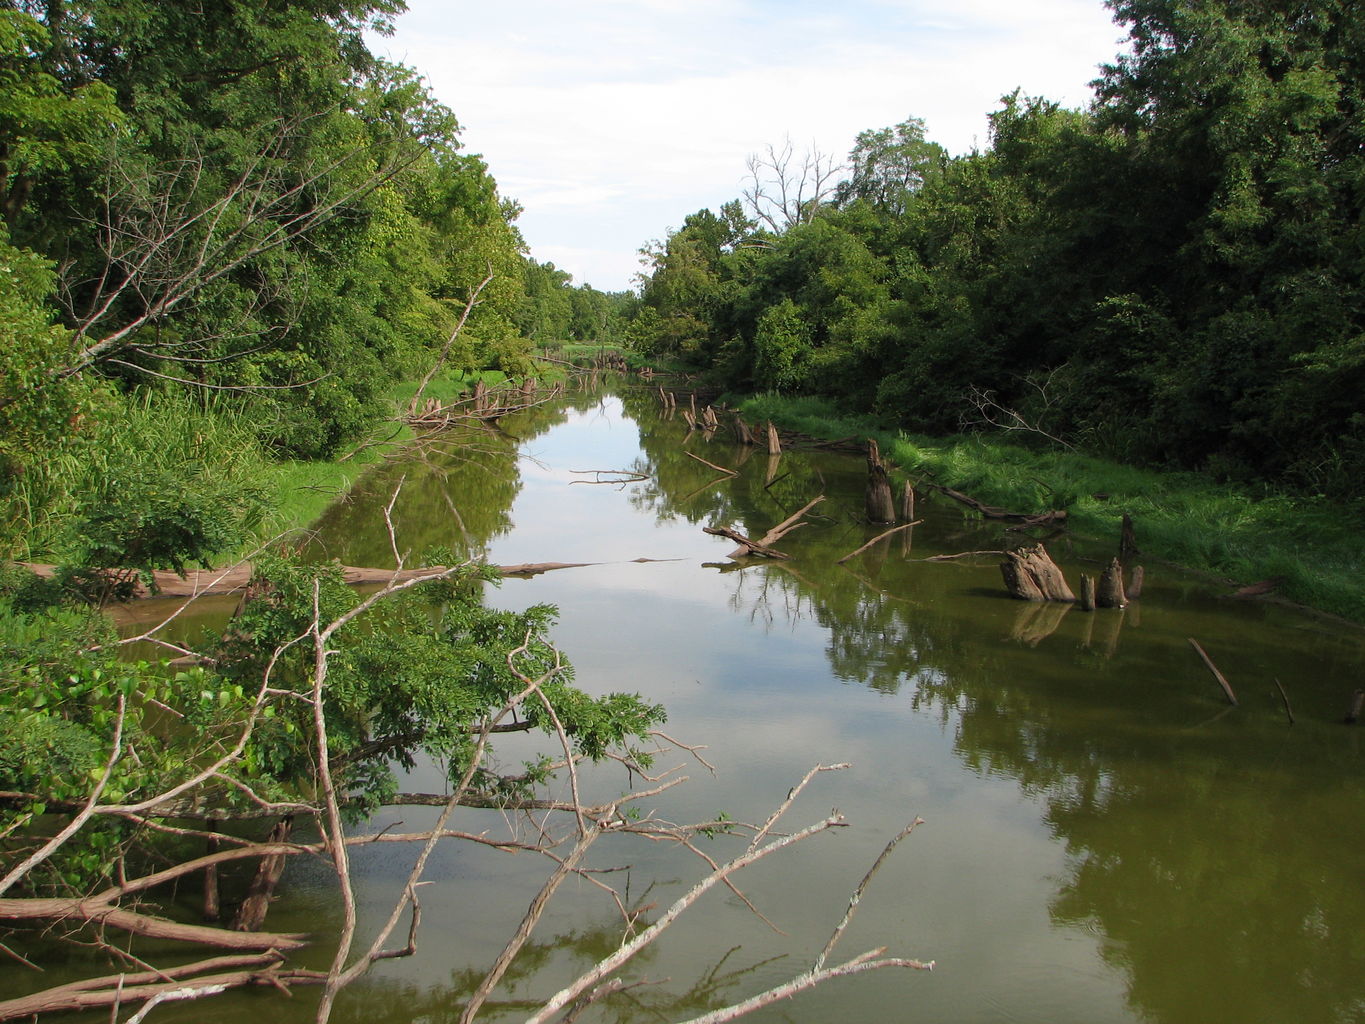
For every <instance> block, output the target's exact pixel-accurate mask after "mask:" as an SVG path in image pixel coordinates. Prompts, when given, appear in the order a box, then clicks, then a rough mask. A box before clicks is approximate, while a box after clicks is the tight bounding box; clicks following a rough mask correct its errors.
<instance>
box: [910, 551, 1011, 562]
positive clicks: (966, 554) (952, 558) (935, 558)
mask: <svg viewBox="0 0 1365 1024" xmlns="http://www.w3.org/2000/svg"><path fill="white" fill-rule="evenodd" d="M1005 554H1007V552H1005V551H1003V550H1001V549H999V548H993V549H991V550H990V551H959V552H957V553H956V554H952V555H931V556H930V557H928V558H917V559H916V561H917V562H956V561H957V560H958V559H959V558H998V557H1000V556H1002V555H1005Z"/></svg>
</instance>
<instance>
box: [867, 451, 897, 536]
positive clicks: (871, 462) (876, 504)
mask: <svg viewBox="0 0 1365 1024" xmlns="http://www.w3.org/2000/svg"><path fill="white" fill-rule="evenodd" d="M864 507H865V509H866V511H867V519H868V522H872V523H894V522H895V521H896V499H895V497H894V496H893V495H892V493H891V478H890V477H889V476H888V475H887V472H886V465H885V464H884V463H883V462H882V453H881V450H880V449H879V448H878V447H877V440H876V438H872V437H869V438H868V439H867V493H866V500H865V502H864Z"/></svg>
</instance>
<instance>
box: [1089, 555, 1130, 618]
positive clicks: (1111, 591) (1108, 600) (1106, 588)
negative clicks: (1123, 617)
mask: <svg viewBox="0 0 1365 1024" xmlns="http://www.w3.org/2000/svg"><path fill="white" fill-rule="evenodd" d="M1095 604H1096V605H1098V606H1099V607H1101V608H1126V607H1128V598H1127V596H1126V595H1125V594H1124V592H1123V566H1122V565H1121V564H1120V563H1119V560H1118V559H1117V558H1115V559H1112V560H1111V561H1110V562H1109V565H1108V566H1107V567H1106V568H1105V570H1104V572H1103V573H1101V574H1100V581H1099V584H1098V586H1097V587H1096V591H1095Z"/></svg>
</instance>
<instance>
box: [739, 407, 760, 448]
mask: <svg viewBox="0 0 1365 1024" xmlns="http://www.w3.org/2000/svg"><path fill="white" fill-rule="evenodd" d="M735 440H736V441H738V442H739V443H740V444H742V445H744V446H746V447H749V446H752V445H756V444H758V442H757V441H756V440H754V432H753V431H752V430H750V429H749V424H747V423H745V422H744V418H743V417H742V416H740V414H739V413H735Z"/></svg>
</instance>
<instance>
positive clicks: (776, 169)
mask: <svg viewBox="0 0 1365 1024" xmlns="http://www.w3.org/2000/svg"><path fill="white" fill-rule="evenodd" d="M747 168H748V177H747V178H746V179H745V180H746V183H745V186H744V188H743V189H742V192H741V194H742V195H743V196H744V203H745V205H746V206H747V207H748V208H749V211H750V212H751V213H752V214H753V217H754V220H755V221H757V222H758V223H759V224H761V225H766V226H767V228H768V229H769V230H770V231H772V232H773V233H774V234H779V235H780V234H782V232H784V231H786V230H787V229H788V228H790V227H793V226H794V225H797V224H809V223H810V222H811V220H812V219H813V218H814V217H815V214H816V211H817V210H819V209H820V207H821V206H823V205H824V204H825V203H826V202H828V201H829V200H830V198H831V197H832V196H833V195H834V189H835V186H836V185H837V184H838V180H839V175H840V174H841V173H842V172H843V166H842V165H841V164H840V163H839V161H838V160H837V159H836V158H835V157H833V156H830V155H829V154H827V153H822V152H820V150H819V149H818V148H817V147H816V146H815V144H814V143H812V144H811V147H810V148H809V149H808V150H806V151H805V152H804V153H801V154H799V155H798V154H797V153H796V148H795V146H794V145H793V144H792V140H791V138H790V136H789V137H787V138H786V139H784V140H783V142H782V145H781V146H774V145H773V144H772V143H769V144H768V145H767V146H766V147H765V148H764V150H763V152H762V153H751V154H750V155H749V159H748V161H747Z"/></svg>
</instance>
